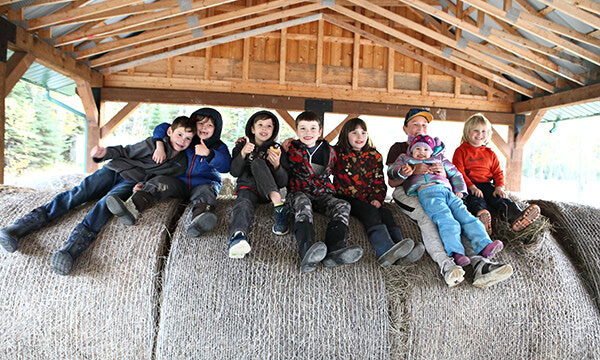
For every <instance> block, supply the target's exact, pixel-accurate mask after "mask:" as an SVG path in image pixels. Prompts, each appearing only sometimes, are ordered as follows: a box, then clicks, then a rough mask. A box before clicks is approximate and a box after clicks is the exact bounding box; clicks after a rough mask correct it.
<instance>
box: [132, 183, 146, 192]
mask: <svg viewBox="0 0 600 360" xmlns="http://www.w3.org/2000/svg"><path fill="white" fill-rule="evenodd" d="M143 186H144V184H142V183H137V184H135V186H134V187H133V192H136V191H140V190H142V187H143Z"/></svg>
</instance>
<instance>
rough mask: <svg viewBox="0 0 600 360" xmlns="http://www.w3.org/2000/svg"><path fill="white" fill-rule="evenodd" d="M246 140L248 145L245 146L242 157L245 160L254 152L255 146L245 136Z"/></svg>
mask: <svg viewBox="0 0 600 360" xmlns="http://www.w3.org/2000/svg"><path fill="white" fill-rule="evenodd" d="M244 139H245V140H246V144H244V147H243V148H242V151H241V154H242V157H243V158H244V159H245V158H246V156H248V154H250V153H251V152H252V151H254V144H253V143H251V142H250V139H248V137H247V136H244Z"/></svg>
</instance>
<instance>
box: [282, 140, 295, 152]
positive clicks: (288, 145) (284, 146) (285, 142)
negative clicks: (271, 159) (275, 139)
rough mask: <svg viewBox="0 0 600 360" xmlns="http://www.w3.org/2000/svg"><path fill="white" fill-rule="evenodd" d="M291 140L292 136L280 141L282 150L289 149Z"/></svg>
mask: <svg viewBox="0 0 600 360" xmlns="http://www.w3.org/2000/svg"><path fill="white" fill-rule="evenodd" d="M293 140H294V139H293V138H287V139H285V140H284V141H283V142H282V143H281V147H282V148H283V151H288V150H289V149H290V144H291V143H292V141H293Z"/></svg>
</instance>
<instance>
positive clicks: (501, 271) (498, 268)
mask: <svg viewBox="0 0 600 360" xmlns="http://www.w3.org/2000/svg"><path fill="white" fill-rule="evenodd" d="M474 274H475V275H474V279H473V286H475V287H478V288H485V287H488V286H492V285H494V284H496V283H499V282H500V281H504V280H506V279H508V278H509V277H511V276H512V274H513V268H512V266H510V265H509V264H501V263H488V262H484V261H480V262H479V263H478V264H477V266H475V270H474Z"/></svg>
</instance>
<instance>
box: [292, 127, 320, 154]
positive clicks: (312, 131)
mask: <svg viewBox="0 0 600 360" xmlns="http://www.w3.org/2000/svg"><path fill="white" fill-rule="evenodd" d="M296 133H297V134H298V138H300V142H302V143H303V144H304V145H306V146H307V147H309V148H310V147H313V146H315V145H316V144H317V140H319V137H321V134H322V133H323V129H321V126H319V122H318V121H316V120H301V121H299V122H298V126H297V128H296Z"/></svg>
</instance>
